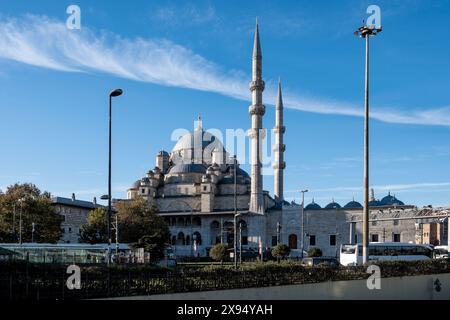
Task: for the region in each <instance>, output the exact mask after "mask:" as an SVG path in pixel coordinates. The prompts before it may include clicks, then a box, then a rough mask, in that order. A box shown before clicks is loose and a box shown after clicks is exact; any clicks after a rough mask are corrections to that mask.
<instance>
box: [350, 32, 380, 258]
mask: <svg viewBox="0 0 450 320" xmlns="http://www.w3.org/2000/svg"><path fill="white" fill-rule="evenodd" d="M381 30H382V29H381V27H379V28H375V26H366V25H364V26H362V27H360V28H359V29H358V30H356V31H355V32H354V34H355V35H356V36H359V37H361V38H365V39H366V62H365V87H364V96H365V97H364V210H363V245H362V251H363V252H362V254H363V263H364V264H365V263H367V262H368V261H369V38H370V37H371V36H376V35H377V34H378V32H381Z"/></svg>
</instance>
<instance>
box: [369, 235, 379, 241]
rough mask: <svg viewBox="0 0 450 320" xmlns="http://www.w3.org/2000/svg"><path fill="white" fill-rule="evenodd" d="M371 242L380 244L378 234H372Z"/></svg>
mask: <svg viewBox="0 0 450 320" xmlns="http://www.w3.org/2000/svg"><path fill="white" fill-rule="evenodd" d="M370 241H371V242H378V234H376V233H375V234H372V235H371V236H370Z"/></svg>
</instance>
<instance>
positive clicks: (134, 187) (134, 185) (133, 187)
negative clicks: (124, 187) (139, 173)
mask: <svg viewBox="0 0 450 320" xmlns="http://www.w3.org/2000/svg"><path fill="white" fill-rule="evenodd" d="M140 186H141V180H136V181H135V182H134V183H133V185H132V186H131V188H130V189H139V187H140Z"/></svg>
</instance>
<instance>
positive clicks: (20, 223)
mask: <svg viewBox="0 0 450 320" xmlns="http://www.w3.org/2000/svg"><path fill="white" fill-rule="evenodd" d="M19 202H20V211H19V244H22V211H23V199H19Z"/></svg>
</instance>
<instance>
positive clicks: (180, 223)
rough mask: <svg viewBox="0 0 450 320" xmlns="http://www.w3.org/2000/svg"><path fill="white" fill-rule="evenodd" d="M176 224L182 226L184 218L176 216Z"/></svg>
mask: <svg viewBox="0 0 450 320" xmlns="http://www.w3.org/2000/svg"><path fill="white" fill-rule="evenodd" d="M177 225H178V226H184V218H182V217H179V218H177Z"/></svg>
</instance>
